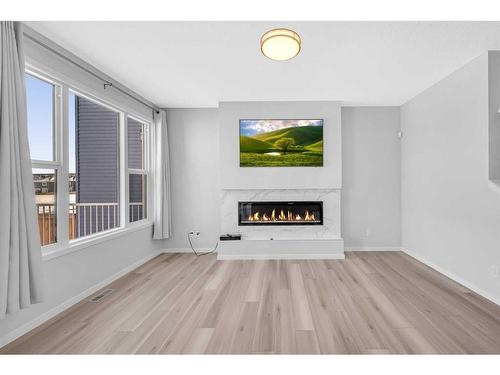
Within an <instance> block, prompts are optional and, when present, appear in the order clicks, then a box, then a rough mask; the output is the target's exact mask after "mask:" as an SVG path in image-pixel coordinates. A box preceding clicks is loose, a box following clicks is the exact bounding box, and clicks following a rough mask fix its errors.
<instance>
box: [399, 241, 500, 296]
mask: <svg viewBox="0 0 500 375" xmlns="http://www.w3.org/2000/svg"><path fill="white" fill-rule="evenodd" d="M401 251H403V252H404V253H405V254H407V255H409V256H411V257H412V258H414V259H416V260H418V261H419V262H421V263H423V264H425V265H426V266H429V267H431V268H432V269H433V270H435V271H437V272H439V273H441V274H443V275H444V276H446V277H448V278H450V279H451V280H453V281H455V282H457V283H459V284H460V285H462V286H464V287H466V288H467V289H470V290H471V291H473V292H474V293H477V294H479V295H480V296H482V297H484V298H486V299H488V300H490V301H491V302H493V303H495V304H497V305H499V306H500V299H499V298H498V297H496V296H493V295H492V294H490V293H489V292H486V291H485V290H483V289H481V288H480V287H478V286H477V285H475V284H473V283H470V282H468V281H466V280H464V279H462V278H461V277H460V276H457V275H455V274H453V273H451V272H449V271H448V270H446V269H444V268H442V267H441V266H438V265H436V264H434V263H432V262H430V261H428V260H427V259H425V258H422V257H421V256H420V255H417V254H416V253H414V252H413V251H411V250H408V249H405V248H402V249H401Z"/></svg>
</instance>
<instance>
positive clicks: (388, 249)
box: [345, 246, 403, 251]
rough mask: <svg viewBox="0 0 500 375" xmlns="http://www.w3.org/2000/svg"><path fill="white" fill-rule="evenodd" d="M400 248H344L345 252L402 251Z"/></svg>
mask: <svg viewBox="0 0 500 375" xmlns="http://www.w3.org/2000/svg"><path fill="white" fill-rule="evenodd" d="M402 250H403V248H402V247H401V246H351V247H349V246H346V248H345V251H402Z"/></svg>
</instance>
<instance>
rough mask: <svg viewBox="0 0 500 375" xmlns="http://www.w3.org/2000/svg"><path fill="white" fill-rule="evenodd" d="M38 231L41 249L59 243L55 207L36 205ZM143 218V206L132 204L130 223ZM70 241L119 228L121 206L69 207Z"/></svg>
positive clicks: (91, 205) (90, 204) (114, 204)
mask: <svg viewBox="0 0 500 375" xmlns="http://www.w3.org/2000/svg"><path fill="white" fill-rule="evenodd" d="M37 213H38V230H39V233H40V242H41V244H42V246H45V245H50V244H52V243H55V242H57V220H56V206H55V205H54V204H47V203H41V204H37ZM143 216H144V207H143V203H130V205H129V220H130V221H131V222H132V221H137V220H140V219H142V218H143ZM68 220H69V221H68V230H69V239H70V240H73V239H75V238H80V237H84V236H88V235H90V234H94V233H99V232H103V231H106V230H110V229H113V228H116V227H118V226H119V223H120V213H119V207H118V203H70V205H69V211H68Z"/></svg>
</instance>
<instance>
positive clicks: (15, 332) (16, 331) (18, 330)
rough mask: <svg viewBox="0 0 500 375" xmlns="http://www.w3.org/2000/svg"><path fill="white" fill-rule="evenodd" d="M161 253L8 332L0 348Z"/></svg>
mask: <svg viewBox="0 0 500 375" xmlns="http://www.w3.org/2000/svg"><path fill="white" fill-rule="evenodd" d="M162 252H163V251H162V250H160V251H155V252H154V253H152V254H149V255H147V256H146V257H144V258H142V259H140V260H138V261H137V262H135V263H132V264H131V265H129V266H127V267H125V268H123V269H122V270H121V271H119V272H117V273H115V274H114V275H112V276H110V277H108V278H106V279H104V280H102V281H101V282H99V283H97V284H95V285H94V286H91V287H90V288H88V289H86V290H84V291H83V292H81V293H79V294H77V295H76V296H74V297H71V298H70V299H68V300H66V301H64V302H63V303H61V304H59V305H57V306H56V307H54V308H52V309H50V310H49V311H46V312H44V313H43V314H41V315H40V316H38V317H37V318H35V319H33V320H32V321H30V322H28V323H26V324H24V325H22V326H21V327H18V328H16V329H14V330H13V331H10V332H9V333H7V334H5V335H4V336H2V337H0V348H2V347H3V346H5V345H7V344H9V343H11V342H12V341H14V340H16V339H17V338H19V337H21V336H22V335H25V334H26V333H28V332H30V331H32V330H33V329H35V328H37V327H38V326H40V325H42V324H43V323H45V322H46V321H48V320H50V319H52V318H53V317H55V316H56V315H58V314H60V313H62V312H63V311H65V310H67V309H69V308H70V307H71V306H73V305H75V304H77V303H78V302H80V301H82V300H84V299H85V298H88V297H89V296H90V295H92V294H93V293H95V292H97V291H98V290H100V289H102V288H104V287H105V286H106V285H108V284H110V283H112V282H113V281H115V280H117V279H119V278H120V277H122V276H124V275H126V274H127V273H129V272H131V271H133V270H134V269H136V268H138V267H140V266H141V265H143V264H144V263H146V262H147V261H149V260H151V259H153V258H154V257H156V256H158V255H160V254H161V253H162Z"/></svg>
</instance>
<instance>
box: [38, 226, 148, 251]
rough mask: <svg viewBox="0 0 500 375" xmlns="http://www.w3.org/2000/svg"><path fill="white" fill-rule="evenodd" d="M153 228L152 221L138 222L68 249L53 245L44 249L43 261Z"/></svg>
mask: <svg viewBox="0 0 500 375" xmlns="http://www.w3.org/2000/svg"><path fill="white" fill-rule="evenodd" d="M152 226H153V222H152V221H149V220H148V221H141V222H136V223H132V224H129V225H128V226H127V227H126V228H117V229H113V230H110V231H107V232H104V233H97V234H94V235H92V236H88V237H85V238H81V239H78V240H75V241H72V242H71V243H70V244H69V245H68V246H66V247H62V246H61V247H59V246H57V245H52V246H50V247H49V249H46V251H45V252H44V250H43V249H42V260H43V261H49V260H52V259H55V258H59V257H61V256H65V255H68V254H71V253H74V252H77V251H80V250H83V249H85V248H87V247H90V246H94V245H97V244H99V243H102V242H105V241H109V240H112V239H115V238H119V237H122V236H124V235H127V234H129V233H133V232H137V231H139V230H142V229H145V228H149V227H152Z"/></svg>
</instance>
